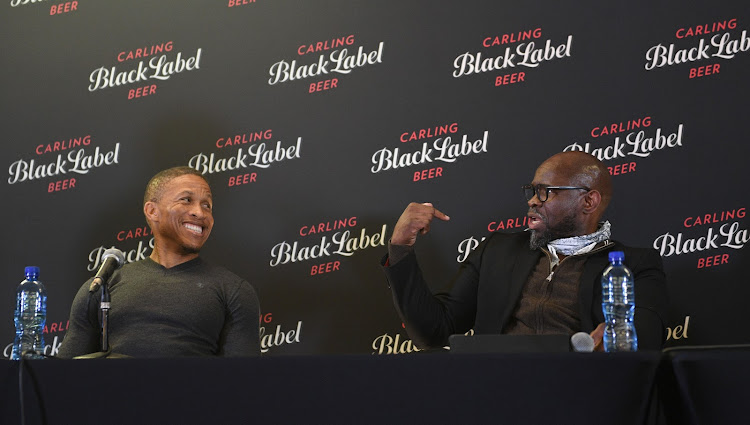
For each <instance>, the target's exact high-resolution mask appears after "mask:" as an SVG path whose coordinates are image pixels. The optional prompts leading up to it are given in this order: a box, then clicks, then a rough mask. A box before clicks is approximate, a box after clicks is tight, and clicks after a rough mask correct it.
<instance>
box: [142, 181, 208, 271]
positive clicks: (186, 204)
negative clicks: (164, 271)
mask: <svg viewBox="0 0 750 425" xmlns="http://www.w3.org/2000/svg"><path fill="white" fill-rule="evenodd" d="M212 208H213V200H212V197H211V188H210V187H209V186H208V183H206V181H205V180H204V179H203V178H202V177H200V176H196V175H193V174H186V175H182V176H178V177H175V178H172V179H171V180H169V181H167V182H165V183H164V186H163V189H162V190H161V191H160V196H159V197H158V199H156V200H152V201H148V202H146V203H145V205H144V212H145V214H146V217H147V218H148V220H149V222H150V224H151V229H152V231H153V234H154V238H155V242H156V246H157V247H158V249H160V250H163V251H165V252H167V253H170V254H173V255H177V256H181V257H186V258H187V259H191V258H195V257H197V256H198V252H200V249H201V247H203V244H204V243H205V242H206V240H207V239H208V236H209V235H210V234H211V229H212V228H213V226H214V218H213V212H212Z"/></svg>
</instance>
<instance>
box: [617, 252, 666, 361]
mask: <svg viewBox="0 0 750 425" xmlns="http://www.w3.org/2000/svg"><path fill="white" fill-rule="evenodd" d="M641 252H642V255H640V256H636V257H635V258H636V259H637V262H630V263H629V264H628V267H630V268H631V270H632V272H633V274H635V288H634V290H635V319H634V320H635V329H636V333H637V335H638V348H639V349H643V350H660V349H661V348H662V346H663V345H664V341H665V339H666V335H665V327H664V318H665V317H666V309H667V306H668V294H667V279H666V275H665V274H664V266H663V265H662V260H661V257H660V256H659V254H658V253H657V252H656V251H655V250H653V249H643V250H641ZM625 261H626V263H628V257H627V255H626V256H625Z"/></svg>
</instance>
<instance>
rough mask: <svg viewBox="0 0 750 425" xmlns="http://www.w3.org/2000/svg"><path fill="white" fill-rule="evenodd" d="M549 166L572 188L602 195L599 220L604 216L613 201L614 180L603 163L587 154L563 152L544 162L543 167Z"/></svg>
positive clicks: (598, 211)
mask: <svg viewBox="0 0 750 425" xmlns="http://www.w3.org/2000/svg"><path fill="white" fill-rule="evenodd" d="M545 165H546V166H549V167H551V168H553V169H555V171H556V172H557V173H559V175H560V176H561V177H565V178H566V179H567V180H568V182H569V184H570V185H571V186H583V187H587V188H589V189H591V190H596V191H597V192H599V193H600V194H601V198H602V199H601V203H600V205H599V208H598V209H597V213H598V214H597V219H598V218H599V217H601V216H602V214H604V210H606V209H607V205H609V201H610V200H611V199H612V179H611V177H610V176H609V170H607V167H606V166H605V165H604V163H603V162H601V161H599V160H598V159H596V157H594V156H592V155H590V154H587V153H586V152H579V151H574V152H561V153H558V154H556V155H553V156H551V157H550V158H549V159H547V160H546V161H544V162H543V163H542V165H541V166H540V168H541V167H542V166H545Z"/></svg>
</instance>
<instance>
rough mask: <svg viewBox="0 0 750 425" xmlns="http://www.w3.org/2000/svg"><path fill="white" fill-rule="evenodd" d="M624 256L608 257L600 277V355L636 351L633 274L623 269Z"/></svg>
mask: <svg viewBox="0 0 750 425" xmlns="http://www.w3.org/2000/svg"><path fill="white" fill-rule="evenodd" d="M624 259H625V253H623V252H622V251H613V252H610V253H609V266H608V267H607V268H606V269H604V273H603V274H602V310H603V311H604V324H605V328H604V351H607V352H612V351H636V350H638V336H637V335H636V333H635V325H634V324H633V315H634V313H635V292H634V288H633V273H632V272H631V271H630V269H628V268H627V267H625V265H623V260H624Z"/></svg>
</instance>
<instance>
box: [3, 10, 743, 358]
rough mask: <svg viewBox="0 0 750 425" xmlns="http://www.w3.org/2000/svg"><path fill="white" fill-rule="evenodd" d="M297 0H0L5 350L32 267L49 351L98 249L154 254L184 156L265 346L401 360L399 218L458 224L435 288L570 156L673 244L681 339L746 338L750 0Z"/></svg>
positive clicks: (432, 263)
mask: <svg viewBox="0 0 750 425" xmlns="http://www.w3.org/2000/svg"><path fill="white" fill-rule="evenodd" d="M22 3H23V4H22ZM298 3H299V2H291V1H275V2H269V1H263V0H258V1H256V2H251V1H243V0H241V1H233V0H232V1H230V0H227V1H223V2H218V1H217V2H189V3H185V2H178V1H172V0H167V1H161V2H146V1H129V2H122V1H110V2H94V1H90V0H80V1H71V2H67V3H65V2H52V1H42V2H33V3H32V2H25V3H24V2H23V0H20V1H19V0H13V1H11V2H10V3H8V2H6V4H5V5H3V6H0V7H2V8H3V9H4V10H3V13H2V14H0V36H2V39H3V40H4V42H3V43H2V44H1V45H0V60H2V64H3V65H4V66H2V67H0V91H2V93H3V96H2V97H1V98H0V105H1V111H2V114H1V115H0V120H1V121H0V122H1V123H2V129H3V137H4V143H3V145H2V146H3V148H2V149H3V150H4V154H3V155H2V158H3V161H4V164H5V167H7V168H6V169H7V170H8V177H7V179H6V180H5V181H4V182H3V184H2V189H1V190H2V198H3V199H4V200H5V202H4V205H5V208H4V213H3V218H4V220H3V222H4V223H5V232H4V243H3V248H2V249H3V255H2V267H0V273H2V278H3V281H4V282H6V283H5V286H4V288H5V289H4V290H3V292H4V295H3V296H2V297H0V299H3V300H5V301H4V302H3V303H2V304H0V317H6V318H7V320H5V321H2V323H4V324H3V325H0V341H3V347H4V351H3V355H4V356H5V357H7V356H8V355H9V353H10V351H9V347H10V343H11V342H12V339H13V324H12V320H11V318H12V314H13V310H12V309H13V297H14V292H15V287H16V285H17V283H18V282H19V281H20V280H21V279H22V278H23V276H22V272H23V267H24V266H26V265H31V264H34V265H38V266H40V267H41V279H42V281H43V282H45V284H46V285H47V288H48V292H49V311H48V333H47V335H46V339H47V344H48V345H49V346H50V348H49V351H48V353H51V354H54V353H55V352H56V349H57V347H58V346H59V342H60V341H61V340H62V338H63V336H64V332H65V329H66V326H67V317H68V312H69V307H70V302H71V301H72V298H73V295H74V294H75V292H76V290H77V288H78V287H79V286H80V285H81V283H82V282H83V281H85V280H86V279H87V278H88V277H89V276H90V275H91V274H92V273H93V270H95V269H96V267H97V265H98V256H99V255H100V254H101V252H102V251H103V250H104V249H106V248H108V247H110V246H117V247H118V248H120V249H122V250H124V251H125V252H126V253H127V254H128V260H129V261H136V260H138V259H142V258H144V257H145V256H148V255H149V254H150V252H151V246H150V244H151V243H152V240H151V235H150V232H149V231H148V229H147V228H146V227H145V220H144V218H143V214H142V211H141V206H140V204H141V198H142V193H143V189H144V187H145V184H146V182H147V180H148V178H149V177H150V176H152V175H153V174H154V173H156V172H157V171H159V170H161V169H164V168H167V167H170V166H175V165H191V166H194V167H195V168H197V169H199V170H201V171H202V172H204V174H205V175H206V176H207V177H208V178H209V180H210V181H211V183H212V186H213V192H214V198H215V201H216V211H215V218H216V225H215V228H214V231H213V233H214V234H213V235H212V236H211V240H210V241H209V243H208V244H207V245H206V247H205V248H204V253H203V255H204V257H205V258H207V259H208V260H210V261H213V262H215V263H219V264H222V265H224V266H226V267H227V268H229V269H230V270H232V271H234V272H236V273H238V274H239V275H241V276H244V277H246V278H247V279H248V280H249V281H250V282H251V283H252V284H253V285H254V286H255V288H256V289H257V291H258V292H259V295H260V300H261V307H262V310H263V317H262V318H261V326H262V330H261V332H262V335H263V349H264V352H266V353H268V354H297V353H303V354H327V353H370V352H372V353H379V354H388V353H394V352H395V353H403V352H409V351H411V350H413V349H414V347H413V346H412V344H411V342H410V341H409V340H408V336H407V335H406V333H405V331H404V329H403V327H402V324H401V322H400V320H399V318H398V315H397V314H396V313H395V311H394V309H393V307H392V303H391V296H390V293H389V290H388V289H387V287H386V285H385V279H384V276H383V274H382V272H381V271H380V270H379V266H378V262H379V259H380V257H381V256H382V255H383V254H384V253H385V243H386V242H387V239H388V238H389V236H390V233H391V231H392V228H393V225H394V224H395V222H396V220H397V219H398V216H399V215H400V213H401V211H402V210H403V209H404V208H405V206H406V205H407V204H408V203H409V202H412V201H416V202H432V203H434V204H435V205H436V206H437V207H438V208H439V209H441V210H442V211H444V212H446V213H447V214H449V215H450V216H451V220H450V222H447V223H436V224H435V226H434V227H433V231H432V232H431V233H430V234H429V235H427V236H425V237H423V238H421V239H420V241H419V243H418V248H417V249H418V253H419V257H420V259H421V261H422V264H423V268H424V271H425V274H426V276H427V277H428V278H429V279H430V282H431V285H432V286H433V287H434V288H435V289H437V288H439V287H441V286H442V285H443V284H445V283H446V282H447V278H446V277H447V276H450V275H451V274H452V273H453V272H454V271H455V270H456V268H457V263H458V261H459V260H461V258H462V256H463V255H464V254H465V250H466V248H467V247H471V246H473V245H474V244H475V243H476V242H477V241H479V240H481V238H482V237H484V236H485V235H486V234H488V233H489V232H492V231H518V230H521V229H523V228H524V223H523V217H524V215H525V213H526V208H527V207H526V205H525V203H524V202H523V198H522V196H521V194H520V189H519V187H520V186H521V185H522V184H524V183H527V182H528V181H529V180H530V179H531V177H532V176H533V173H534V169H535V168H536V166H537V165H538V164H539V163H540V162H541V161H543V160H544V159H545V158H546V157H548V156H550V155H552V154H554V153H556V152H561V151H563V150H571V149H578V150H586V151H588V152H590V153H592V154H594V155H597V156H599V157H600V158H601V159H603V160H604V161H605V162H606V163H607V165H608V166H610V167H611V172H612V174H613V175H614V181H615V191H616V195H615V199H614V201H613V202H612V204H611V205H610V210H609V212H608V214H607V218H608V219H609V220H610V221H611V222H612V225H613V235H614V237H615V238H616V239H618V240H620V241H622V242H625V243H627V244H630V245H640V246H652V247H654V248H655V249H658V250H659V251H660V252H661V255H662V257H663V259H664V263H665V268H666V271H667V274H668V279H669V288H670V294H671V299H672V312H671V316H670V317H669V318H668V321H667V323H666V325H667V326H668V328H669V329H668V331H669V340H668V341H667V342H668V344H669V345H681V344H690V345H701V344H717V343H739V342H744V343H747V342H748V340H747V336H745V333H744V332H740V331H734V330H733V329H739V330H741V329H744V328H745V327H747V326H750V323H748V320H747V318H746V315H744V314H743V308H744V304H745V303H744V301H743V300H744V299H745V298H747V297H748V296H749V295H750V294H749V293H748V289H747V286H746V285H745V282H746V278H742V276H743V274H742V272H741V270H742V265H743V262H744V261H745V260H746V258H747V255H746V254H745V250H744V245H745V244H746V242H747V241H748V239H750V237H749V236H748V233H747V228H748V219H747V217H746V208H747V205H746V201H743V198H744V196H743V195H742V188H743V187H744V185H745V184H746V183H747V182H748V179H747V177H746V172H745V168H746V167H745V163H746V162H747V157H748V153H749V150H748V148H747V146H746V144H745V143H744V142H745V140H744V139H746V137H744V129H745V125H744V124H745V122H746V115H747V97H748V95H749V94H750V83H748V80H747V74H748V70H749V69H750V59H749V57H750V53H749V52H748V50H750V38H749V37H748V35H747V30H748V28H750V13H749V12H748V9H747V6H746V4H744V3H743V2H740V1H723V2H713V3H712V4H710V5H701V6H694V5H691V6H686V5H685V4H684V3H681V2H666V3H660V4H651V5H632V4H627V5H625V4H623V5H608V4H602V3H601V2H594V1H587V2H579V3H578V4H576V5H566V4H557V3H552V2H526V3H524V4H516V3H507V2H494V1H480V2H470V3H469V4H467V3H447V2H445V3H444V4H440V3H435V2H426V1H418V2H408V4H404V3H397V2H386V3H380V2H375V3H373V2H363V1H339V0H335V1H334V0H328V1H318V2H308V3H304V4H298ZM547 3H549V4H547ZM66 8H67V11H66ZM295 246H296V249H295ZM321 246H322V247H325V248H326V249H325V250H321V249H320V248H316V249H313V247H321ZM321 251H322V252H321ZM728 323H732V326H727V324H728Z"/></svg>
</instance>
